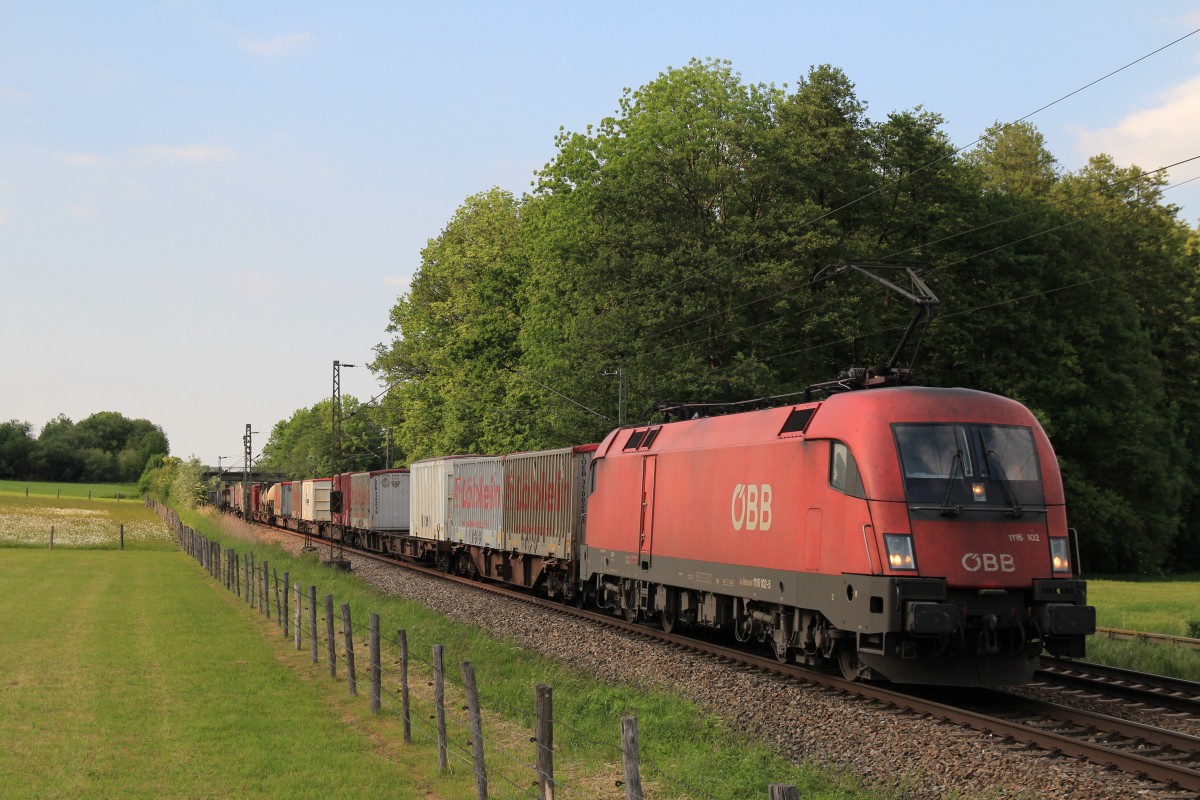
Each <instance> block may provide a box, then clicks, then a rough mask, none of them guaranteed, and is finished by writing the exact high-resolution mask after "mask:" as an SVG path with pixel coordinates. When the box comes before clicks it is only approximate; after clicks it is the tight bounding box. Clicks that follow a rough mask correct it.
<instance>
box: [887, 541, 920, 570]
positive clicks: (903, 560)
mask: <svg viewBox="0 0 1200 800" xmlns="http://www.w3.org/2000/svg"><path fill="white" fill-rule="evenodd" d="M883 546H884V549H886V550H887V559H888V566H889V567H891V568H892V569H901V570H916V568H917V559H916V556H914V555H913V542H912V537H911V536H909V535H908V534H900V533H885V534H884V535H883Z"/></svg>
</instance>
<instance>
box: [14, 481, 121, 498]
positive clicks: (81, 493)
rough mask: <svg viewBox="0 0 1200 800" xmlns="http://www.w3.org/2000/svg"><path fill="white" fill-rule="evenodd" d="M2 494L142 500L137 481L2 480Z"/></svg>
mask: <svg viewBox="0 0 1200 800" xmlns="http://www.w3.org/2000/svg"><path fill="white" fill-rule="evenodd" d="M0 494H19V495H22V496H24V495H26V494H28V495H29V496H30V497H34V496H40V497H55V498H59V497H79V498H83V499H84V500H87V499H89V498H91V499H93V500H105V499H109V500H116V499H117V498H118V496H119V497H120V498H123V499H121V500H120V501H119V502H122V503H123V502H126V501H129V502H135V503H140V502H142V495H141V493H140V492H139V491H138V488H137V484H135V483H58V482H53V481H0Z"/></svg>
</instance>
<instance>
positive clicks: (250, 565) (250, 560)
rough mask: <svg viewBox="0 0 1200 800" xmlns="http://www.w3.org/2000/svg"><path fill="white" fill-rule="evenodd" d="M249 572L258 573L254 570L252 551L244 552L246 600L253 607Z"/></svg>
mask: <svg viewBox="0 0 1200 800" xmlns="http://www.w3.org/2000/svg"><path fill="white" fill-rule="evenodd" d="M251 573H253V574H255V575H257V574H258V573H256V572H254V553H246V602H247V603H249V604H250V607H251V608H254V607H255V606H254V592H253V591H251V590H250V575H251Z"/></svg>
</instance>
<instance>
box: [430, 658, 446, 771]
mask: <svg viewBox="0 0 1200 800" xmlns="http://www.w3.org/2000/svg"><path fill="white" fill-rule="evenodd" d="M445 649H446V648H445V647H443V646H442V645H440V644H435V645H434V646H433V704H434V707H435V711H436V712H437V742H438V769H440V770H441V771H442V772H445V771H446V770H447V769H448V768H449V766H450V764H449V761H448V760H447V758H446V756H447V753H446V681H445V676H444V675H443V674H442V670H443V668H444V667H443V665H444V655H443V654H444V652H445Z"/></svg>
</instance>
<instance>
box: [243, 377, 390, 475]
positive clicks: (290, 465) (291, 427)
mask: <svg viewBox="0 0 1200 800" xmlns="http://www.w3.org/2000/svg"><path fill="white" fill-rule="evenodd" d="M341 401H342V447H341V459H340V465H339V471H341V472H359V471H366V470H372V469H382V468H383V467H384V466H385V460H386V459H385V456H386V447H387V444H386V441H385V433H384V431H383V429H382V428H381V427H380V426H379V425H378V424H377V422H376V421H375V420H374V419H373V418H372V417H371V414H370V411H371V410H372V409H371V407H369V406H364V405H363V404H362V403H360V402H359V401H358V400H357V399H356V398H355V397H353V396H352V395H343V396H342V398H341ZM332 404H333V400H332V399H330V398H326V399H324V400H322V401H320V402H319V403H317V404H316V405H314V406H312V407H311V408H300V409H297V410H296V412H295V413H293V414H292V416H291V417H289V418H288V419H285V420H280V421H279V422H277V423H275V427H274V428H273V429H272V430H271V435H270V437H268V439H267V443H266V444H265V445H264V446H263V455H262V458H261V459H259V461H258V462H257V463H256V464H255V468H256V469H263V470H266V471H268V472H277V473H279V474H281V475H286V476H287V477H288V478H311V477H313V476H314V475H321V476H327V475H330V474H332V473H333V471H334V468H333V450H334V440H333V415H332V412H331V406H332Z"/></svg>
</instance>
